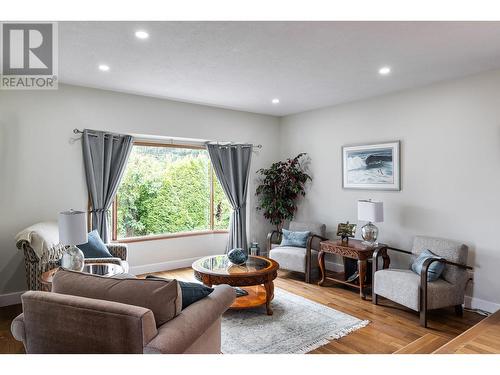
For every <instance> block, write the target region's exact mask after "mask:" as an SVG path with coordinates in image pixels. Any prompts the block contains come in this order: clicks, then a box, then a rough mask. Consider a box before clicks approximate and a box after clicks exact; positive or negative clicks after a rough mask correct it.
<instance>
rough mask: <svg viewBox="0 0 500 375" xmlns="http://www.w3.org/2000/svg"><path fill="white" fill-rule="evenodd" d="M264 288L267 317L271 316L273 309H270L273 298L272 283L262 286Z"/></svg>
mask: <svg viewBox="0 0 500 375" xmlns="http://www.w3.org/2000/svg"><path fill="white" fill-rule="evenodd" d="M264 288H266V310H267V315H273V309H272V308H271V301H272V300H273V298H274V283H273V282H272V280H271V281H268V282H267V283H265V284H264Z"/></svg>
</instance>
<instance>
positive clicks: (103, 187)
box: [82, 129, 132, 243]
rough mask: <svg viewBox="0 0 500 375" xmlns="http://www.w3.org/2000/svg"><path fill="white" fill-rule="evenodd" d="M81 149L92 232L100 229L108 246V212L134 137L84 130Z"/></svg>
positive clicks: (100, 233)
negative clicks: (90, 207) (90, 205)
mask: <svg viewBox="0 0 500 375" xmlns="http://www.w3.org/2000/svg"><path fill="white" fill-rule="evenodd" d="M82 147H83V162H84V166H85V175H86V177H87V188H88V191H89V195H90V201H91V203H92V211H91V219H92V229H93V230H94V229H97V231H98V232H99V235H100V236H101V238H102V240H103V241H104V243H108V242H109V241H110V240H111V238H110V236H109V223H108V218H109V215H108V214H109V209H110V207H111V204H112V203H113V199H114V197H115V195H116V191H117V190H118V185H119V184H120V180H121V178H122V176H123V172H124V171H125V167H126V165H127V160H128V157H129V155H130V151H132V137H131V136H130V135H121V134H112V133H107V132H102V131H96V130H88V129H84V131H83V136H82Z"/></svg>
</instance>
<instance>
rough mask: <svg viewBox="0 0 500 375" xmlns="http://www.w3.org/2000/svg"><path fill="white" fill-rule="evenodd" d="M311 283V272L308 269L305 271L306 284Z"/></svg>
mask: <svg viewBox="0 0 500 375" xmlns="http://www.w3.org/2000/svg"><path fill="white" fill-rule="evenodd" d="M310 282H311V270H310V269H309V268H308V269H306V283H308V284H309V283H310Z"/></svg>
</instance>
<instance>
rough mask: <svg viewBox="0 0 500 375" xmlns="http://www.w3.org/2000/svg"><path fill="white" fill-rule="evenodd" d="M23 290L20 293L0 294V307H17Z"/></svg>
mask: <svg viewBox="0 0 500 375" xmlns="http://www.w3.org/2000/svg"><path fill="white" fill-rule="evenodd" d="M24 292H25V290H23V291H21V292H14V293H7V294H0V307H4V306H10V305H17V304H19V303H21V294H23V293H24Z"/></svg>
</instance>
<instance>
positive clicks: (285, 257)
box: [267, 221, 326, 283]
mask: <svg viewBox="0 0 500 375" xmlns="http://www.w3.org/2000/svg"><path fill="white" fill-rule="evenodd" d="M289 230H292V231H310V232H311V235H310V236H309V238H308V240H307V246H306V248H302V247H292V246H279V244H277V243H276V241H277V240H278V239H280V238H281V233H280V232H278V231H272V232H271V233H269V234H268V236H267V252H268V256H269V258H271V259H274V260H275V261H276V262H278V263H279V265H280V268H281V269H285V270H289V271H295V272H301V273H304V274H305V281H306V283H310V282H311V277H314V276H317V275H318V274H319V264H318V251H319V243H320V242H321V241H323V240H326V238H325V232H326V225H325V224H317V223H299V222H296V221H292V222H290V226H289Z"/></svg>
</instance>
